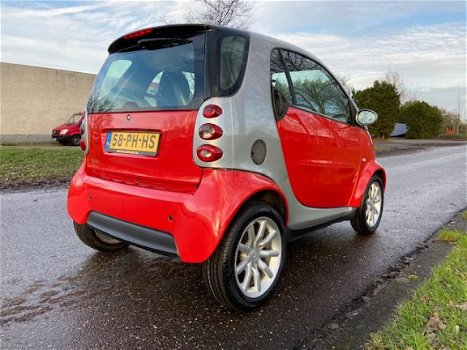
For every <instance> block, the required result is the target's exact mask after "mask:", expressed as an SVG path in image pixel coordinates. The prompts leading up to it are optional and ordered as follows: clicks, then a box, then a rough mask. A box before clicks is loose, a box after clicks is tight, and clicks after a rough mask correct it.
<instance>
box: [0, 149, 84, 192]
mask: <svg viewBox="0 0 467 350" xmlns="http://www.w3.org/2000/svg"><path fill="white" fill-rule="evenodd" d="M82 159H83V156H82V152H81V150H80V149H79V147H41V148H36V147H5V146H4V147H0V189H2V190H3V189H16V188H22V187H37V186H44V185H47V184H61V183H67V182H68V181H69V180H70V179H71V177H72V176H73V174H74V173H75V171H76V170H77V169H78V167H79V166H80V164H81V162H82Z"/></svg>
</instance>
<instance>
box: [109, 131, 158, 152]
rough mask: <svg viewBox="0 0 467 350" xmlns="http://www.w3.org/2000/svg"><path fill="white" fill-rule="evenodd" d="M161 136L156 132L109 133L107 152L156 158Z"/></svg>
mask: <svg viewBox="0 0 467 350" xmlns="http://www.w3.org/2000/svg"><path fill="white" fill-rule="evenodd" d="M159 138H160V134H158V133H154V132H122V131H109V132H108V133H107V141H106V143H105V150H106V151H107V152H110V153H112V152H114V153H127V154H140V155H145V156H155V155H157V151H158V148H159Z"/></svg>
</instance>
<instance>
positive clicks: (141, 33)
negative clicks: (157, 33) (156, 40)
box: [123, 28, 153, 39]
mask: <svg viewBox="0 0 467 350" xmlns="http://www.w3.org/2000/svg"><path fill="white" fill-rule="evenodd" d="M152 31H153V29H152V28H146V29H141V30H137V31H136V32H133V33H130V34H127V35H125V36H124V37H123V39H134V38H139V37H140V36H145V35H146V34H149V33H152Z"/></svg>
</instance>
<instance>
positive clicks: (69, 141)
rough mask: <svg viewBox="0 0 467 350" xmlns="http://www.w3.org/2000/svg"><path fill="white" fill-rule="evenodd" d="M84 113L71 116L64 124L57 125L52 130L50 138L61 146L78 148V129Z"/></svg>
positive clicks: (79, 138) (79, 134)
mask: <svg viewBox="0 0 467 350" xmlns="http://www.w3.org/2000/svg"><path fill="white" fill-rule="evenodd" d="M83 118H84V113H82V112H78V113H75V114H73V115H72V116H71V117H70V118H69V119H68V120H67V122H66V123H65V124H62V125H59V126H57V127H55V128H54V129H53V130H52V138H53V139H55V140H57V141H58V142H60V143H61V144H62V145H72V146H79V142H80V141H81V133H80V127H81V123H82V122H83Z"/></svg>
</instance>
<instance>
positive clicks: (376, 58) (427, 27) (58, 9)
mask: <svg viewBox="0 0 467 350" xmlns="http://www.w3.org/2000/svg"><path fill="white" fill-rule="evenodd" d="M420 4H421V3H420V2H414V1H410V2H405V1H392V2H376V3H375V2H355V1H349V2H315V1H313V2H308V1H301V2H284V1H281V2H258V3H255V4H254V21H253V23H254V25H253V27H252V30H254V31H258V32H261V33H263V34H266V35H272V36H275V37H277V38H280V39H283V40H285V41H288V42H292V43H294V44H296V45H298V46H301V47H304V48H305V49H307V50H308V51H310V52H311V53H312V54H315V55H316V56H317V57H319V58H320V59H321V60H322V61H323V62H325V63H326V65H327V66H329V67H330V68H331V70H332V71H333V72H335V73H338V74H341V75H344V76H350V78H351V80H350V84H352V85H353V86H354V87H355V88H358V89H360V88H364V87H367V86H370V85H371V84H372V83H373V81H374V80H376V79H382V78H383V77H384V74H385V73H386V72H387V71H389V70H392V71H396V72H398V73H399V74H400V76H401V77H402V78H403V80H404V83H405V85H406V86H407V88H408V89H409V90H414V91H419V92H420V94H419V95H420V96H421V97H426V98H427V100H428V102H431V103H437V104H439V105H441V106H443V107H447V108H449V109H454V108H455V103H456V102H455V100H456V98H454V97H452V96H457V95H458V92H457V91H458V87H461V88H462V89H463V90H461V91H465V86H466V66H465V59H466V23H465V7H466V5H465V3H463V2H449V3H441V2H423V6H421V5H420ZM448 5H449V6H448ZM190 6H193V5H192V2H187V1H171V2H161V1H155V2H154V1H153V2H147V1H146V2H128V1H122V2H108V1H107V2H82V3H79V2H78V3H77V2H74V3H73V4H72V5H67V4H59V5H57V4H55V5H54V6H52V5H50V4H41V3H34V4H33V5H28V6H24V4H22V6H18V5H17V4H15V3H11V4H9V3H8V2H2V3H1V22H2V23H1V26H2V28H1V29H2V33H1V57H0V59H1V60H2V61H6V62H13V63H20V64H28V65H37V66H46V67H52V68H61V69H69V70H77V71H84V72H90V73H96V72H97V71H98V69H99V67H100V66H101V64H102V62H103V61H104V59H105V57H106V55H107V52H106V49H107V47H108V45H109V44H110V43H111V42H112V41H113V40H114V39H116V38H117V37H119V36H121V35H123V34H125V33H128V32H130V31H133V30H136V29H140V28H144V27H149V26H154V25H160V24H164V23H176V22H183V20H184V16H185V12H186V9H187V8H188V7H190ZM444 8H446V9H444ZM441 9H443V11H447V12H448V13H456V12H459V11H463V14H464V20H463V22H462V21H461V22H457V23H453V22H452V21H451V22H449V23H444V24H432V23H425V24H419V25H415V24H413V23H412V24H410V23H409V24H408V23H405V22H404V25H402V24H401V23H400V21H406V20H407V19H410V18H411V17H414V16H415V17H416V16H417V14H420V16H421V17H423V16H422V15H426V14H433V15H434V16H436V13H437V11H440V10H441ZM396 22H397V23H398V24H397V25H395V24H394V23H396ZM438 22H442V21H438ZM451 97H452V98H451Z"/></svg>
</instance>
